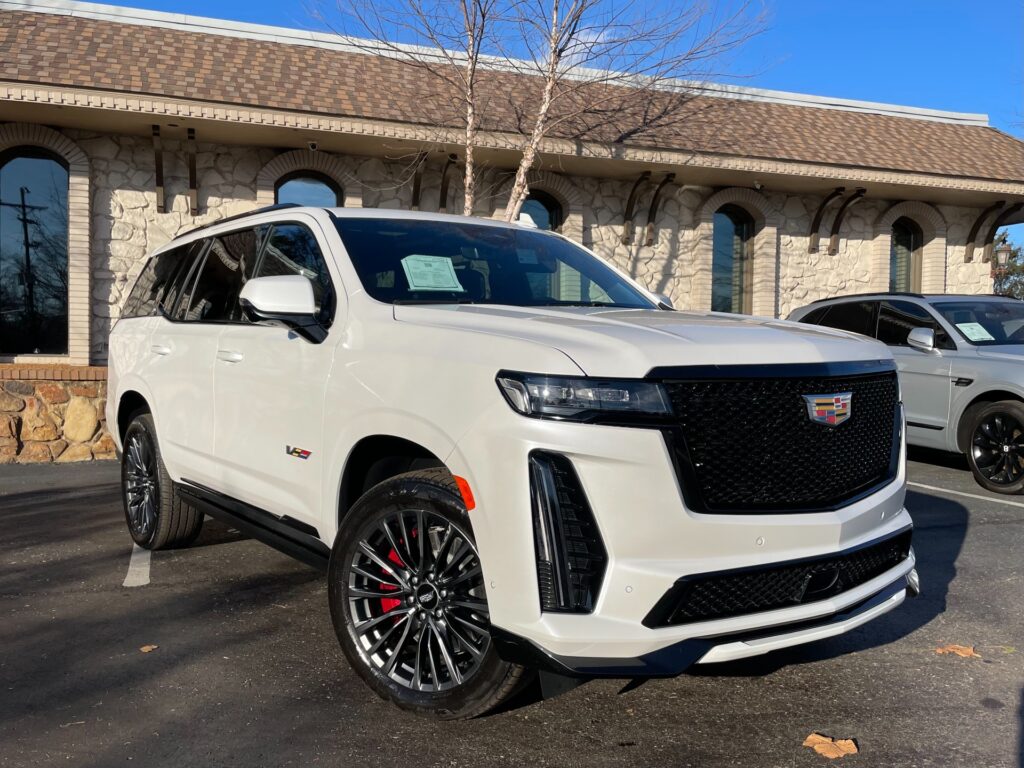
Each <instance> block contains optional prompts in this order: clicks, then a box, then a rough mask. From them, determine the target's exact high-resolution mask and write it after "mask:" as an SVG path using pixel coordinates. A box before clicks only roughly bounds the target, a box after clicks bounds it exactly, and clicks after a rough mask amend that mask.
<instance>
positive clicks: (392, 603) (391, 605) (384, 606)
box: [380, 529, 416, 613]
mask: <svg viewBox="0 0 1024 768" xmlns="http://www.w3.org/2000/svg"><path fill="white" fill-rule="evenodd" d="M411 535H413V536H415V535H416V530H415V529H413V531H412V534H411ZM388 560H390V561H391V562H392V563H394V564H395V565H398V566H401V567H402V568H405V567H406V565H405V563H403V562H402V558H400V557H399V556H398V553H397V552H395V550H393V549H392V550H391V551H390V552H388ZM397 589H398V587H396V586H395V585H393V584H385V583H383V582H381V585H380V591H381V592H394V591H395V590H397ZM401 604H402V601H401V600H397V599H395V598H392V597H382V598H381V599H380V609H381V611H382V612H384V613H387V612H388V611H391V610H394V609H395V608H397V607H398V606H400V605H401Z"/></svg>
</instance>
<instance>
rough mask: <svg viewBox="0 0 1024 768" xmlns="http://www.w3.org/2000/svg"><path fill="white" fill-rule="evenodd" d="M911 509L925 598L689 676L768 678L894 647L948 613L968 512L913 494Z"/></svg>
mask: <svg viewBox="0 0 1024 768" xmlns="http://www.w3.org/2000/svg"><path fill="white" fill-rule="evenodd" d="M907 509H908V510H910V514H911V517H913V519H914V554H915V556H916V557H917V571H918V573H919V574H920V576H921V595H920V596H919V597H916V598H907V599H906V600H904V601H903V604H902V605H901V606H900V607H899V608H896V609H895V610H894V611H891V612H889V613H887V614H885V615H884V616H882V617H880V618H878V619H876V620H874V621H872V622H869V623H868V624H865V625H864V626H862V627H858V628H857V629H855V630H852V631H850V632H847V633H846V634H843V635H839V636H837V637H834V638H830V639H828V640H821V641H819V642H815V643H809V644H808V645H803V646H796V647H793V648H786V649H783V650H779V651H774V652H773V653H769V654H767V655H764V656H756V657H753V658H750V659H742V660H740V661H733V662H725V663H721V664H708V665H704V666H699V665H698V666H695V667H692V668H691V669H690V671H689V672H688V673H687V674H691V675H700V676H725V677H751V676H760V675H768V674H771V673H773V672H776V671H778V670H779V669H781V668H782V667H786V666H789V665H791V664H806V663H809V662H817V661H823V660H826V659H832V658H835V657H837V656H843V655H845V654H848V653H855V652H857V651H863V650H866V649H868V648H876V647H879V646H883V645H888V644H889V643H893V642H896V641H897V640H900V639H902V638H904V637H906V636H907V635H909V634H910V633H911V632H914V631H915V630H917V629H919V628H920V627H923V626H925V625H926V624H928V623H929V622H930V621H932V619H934V618H935V617H936V616H939V615H940V614H942V613H944V612H945V611H946V601H947V597H948V594H949V586H950V584H951V583H952V582H953V580H954V579H955V578H956V574H957V569H956V561H957V558H958V557H959V556H960V552H961V550H962V549H963V543H964V539H965V537H966V535H967V527H968V511H967V508H966V507H964V505H962V504H960V503H959V502H956V501H951V500H950V499H946V498H943V497H941V496H934V495H931V494H928V493H919V492H916V491H908V492H907Z"/></svg>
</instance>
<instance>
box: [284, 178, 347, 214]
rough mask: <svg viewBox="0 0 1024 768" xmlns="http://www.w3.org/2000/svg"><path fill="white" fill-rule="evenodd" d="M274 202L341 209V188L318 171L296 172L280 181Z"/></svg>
mask: <svg viewBox="0 0 1024 768" xmlns="http://www.w3.org/2000/svg"><path fill="white" fill-rule="evenodd" d="M274 202H275V203H278V204H281V203H295V204H296V205H311V206H314V207H317V208H340V207H341V205H342V194H341V187H339V186H338V185H337V184H335V183H334V180H333V179H330V178H328V177H327V176H324V175H323V174H322V173H317V172H316V171H295V172H294V173H289V174H288V175H286V176H282V177H281V178H280V179H278V181H277V184H276V185H275V187H274Z"/></svg>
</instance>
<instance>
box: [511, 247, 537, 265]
mask: <svg viewBox="0 0 1024 768" xmlns="http://www.w3.org/2000/svg"><path fill="white" fill-rule="evenodd" d="M516 256H517V257H519V263H520V264H538V263H539V262H538V261H537V252H536V251H531V250H530V249H528V248H516Z"/></svg>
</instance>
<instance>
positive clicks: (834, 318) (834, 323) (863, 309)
mask: <svg viewBox="0 0 1024 768" xmlns="http://www.w3.org/2000/svg"><path fill="white" fill-rule="evenodd" d="M818 325H825V326H828V327H829V328H838V329H839V330H841V331H853V332H854V333H862V334H864V335H865V336H874V335H875V304H874V302H871V301H847V302H843V303H842V304H833V305H831V306H830V307H828V310H827V311H826V312H825V314H824V316H822V318H821V319H820V320H818Z"/></svg>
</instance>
